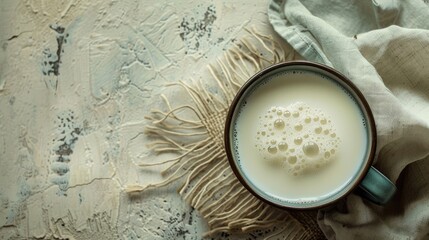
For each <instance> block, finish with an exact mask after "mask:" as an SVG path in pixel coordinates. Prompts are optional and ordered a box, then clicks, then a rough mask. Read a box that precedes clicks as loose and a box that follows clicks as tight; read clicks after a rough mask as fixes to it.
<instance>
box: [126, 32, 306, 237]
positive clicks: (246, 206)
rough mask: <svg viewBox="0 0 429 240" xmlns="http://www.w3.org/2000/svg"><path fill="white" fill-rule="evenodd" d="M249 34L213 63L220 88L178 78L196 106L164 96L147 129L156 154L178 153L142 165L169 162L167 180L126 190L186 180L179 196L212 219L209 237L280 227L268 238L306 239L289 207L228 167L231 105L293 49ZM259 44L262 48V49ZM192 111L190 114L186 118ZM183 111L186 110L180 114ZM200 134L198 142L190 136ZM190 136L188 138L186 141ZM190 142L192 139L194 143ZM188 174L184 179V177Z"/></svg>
mask: <svg viewBox="0 0 429 240" xmlns="http://www.w3.org/2000/svg"><path fill="white" fill-rule="evenodd" d="M248 33H249V35H250V37H249V38H248V39H246V38H244V39H242V40H241V41H240V42H239V43H238V44H237V45H236V46H234V47H233V48H232V49H230V50H229V51H227V52H225V53H224V55H223V56H222V58H219V59H217V61H216V64H215V65H210V66H208V70H209V72H210V73H211V75H212V78H213V79H214V83H215V86H216V87H217V90H218V91H217V92H220V94H219V93H217V94H215V93H212V92H209V91H208V90H207V89H208V88H207V87H206V86H205V85H204V83H203V82H196V81H193V82H192V83H189V84H188V83H185V82H178V83H175V84H172V85H173V86H179V87H181V88H183V90H184V91H185V92H186V94H187V95H188V96H189V98H190V99H191V100H192V102H193V104H192V105H184V106H179V107H175V108H173V107H172V106H171V104H170V102H169V101H168V100H167V98H166V97H165V96H162V98H163V100H164V102H165V104H166V106H167V107H168V111H167V112H162V111H160V110H154V111H152V113H151V115H150V116H147V119H148V120H150V121H151V122H152V123H151V125H149V126H148V127H147V128H146V133H147V134H149V135H153V136H155V137H156V139H157V140H156V141H153V142H152V143H151V144H149V147H151V148H152V149H153V151H154V152H156V153H163V152H168V151H169V152H171V151H174V152H177V153H179V156H177V157H175V158H172V159H166V160H164V161H162V162H158V163H142V164H140V166H142V167H146V166H153V165H168V166H167V167H166V168H165V169H164V171H163V174H164V175H165V176H166V178H165V180H164V181H162V182H160V183H157V184H149V185H147V186H139V185H132V186H128V187H127V188H126V189H125V190H126V191H127V192H129V193H139V192H143V191H145V190H147V189H151V188H157V187H162V186H165V185H168V184H170V183H172V182H175V181H179V180H180V181H183V185H182V187H181V188H180V189H179V193H180V195H181V196H182V197H183V198H184V199H185V200H186V201H187V202H189V204H190V205H191V206H192V207H194V208H195V209H197V210H198V211H199V212H200V213H201V215H202V216H203V217H204V218H205V219H206V220H207V222H208V225H209V227H210V231H208V232H207V233H206V236H210V235H213V234H216V233H219V232H230V233H233V232H249V231H253V230H262V229H267V228H273V227H275V226H276V227H277V229H278V230H277V231H276V232H274V233H273V234H272V235H271V236H268V237H267V238H266V239H275V238H276V237H277V236H280V235H281V236H286V235H287V236H289V237H292V238H290V239H303V238H302V237H303V236H305V232H304V228H303V226H302V224H301V223H300V222H298V221H297V220H296V219H295V218H294V217H292V216H291V215H290V214H289V213H287V212H286V211H280V210H279V209H276V208H274V207H272V206H270V205H267V204H266V203H264V202H261V201H260V200H258V199H257V198H255V197H254V196H253V195H251V194H250V193H249V192H248V191H247V190H246V189H245V188H244V187H243V186H242V185H241V184H240V183H239V181H238V180H237V178H236V177H235V175H234V174H233V172H232V170H231V168H230V167H229V164H228V161H227V158H226V154H225V150H224V146H223V129H224V123H225V119H226V114H227V110H228V107H229V105H230V103H231V101H232V99H233V98H234V96H235V94H236V92H237V91H238V89H239V88H240V86H241V85H242V84H243V83H244V81H246V80H247V79H248V78H249V77H250V76H252V75H253V74H254V73H256V72H257V71H259V70H262V69H263V68H265V67H267V66H269V65H272V64H274V63H278V62H281V61H285V60H291V58H292V57H294V55H293V51H292V50H291V49H287V50H288V53H289V54H288V55H286V52H285V49H283V47H281V46H280V44H278V43H277V42H276V41H275V40H274V39H273V38H272V37H271V36H266V35H263V34H261V33H258V32H257V31H256V30H254V29H252V30H248ZM258 49H262V52H263V53H262V52H261V51H260V50H258ZM184 111H187V112H188V113H189V114H187V115H186V116H187V117H188V118H184V117H182V116H183V115H184V114H183V112H184ZM179 113H181V114H179ZM190 138H195V139H196V140H195V141H190V140H189V139H190ZM185 139H186V141H187V143H186V141H184V140H185ZM189 141H190V142H189ZM182 179H183V180H182Z"/></svg>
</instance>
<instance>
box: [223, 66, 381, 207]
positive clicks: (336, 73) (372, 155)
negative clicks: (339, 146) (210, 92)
mask: <svg viewBox="0 0 429 240" xmlns="http://www.w3.org/2000/svg"><path fill="white" fill-rule="evenodd" d="M290 66H308V67H312V68H316V69H319V70H322V71H324V72H327V73H330V74H332V75H334V76H335V77H336V78H338V79H339V80H340V81H341V82H342V83H344V84H346V85H347V86H348V87H349V88H350V89H351V90H352V91H353V93H354V94H356V96H357V98H358V100H359V102H360V103H361V108H363V110H364V111H365V112H364V114H365V117H366V118H367V120H368V122H367V125H369V127H370V129H369V132H370V134H371V136H372V139H371V142H370V144H369V147H370V151H369V154H368V157H367V159H366V163H365V166H363V168H362V170H361V171H360V173H359V172H358V173H357V174H359V175H358V176H357V177H356V178H353V182H352V183H351V184H352V186H351V187H350V188H349V189H348V190H347V191H345V192H344V193H343V194H342V195H340V196H339V197H338V198H336V199H332V200H330V201H328V202H326V203H323V204H320V205H317V206H307V207H302V208H301V207H294V206H285V205H281V204H278V203H276V202H273V201H270V200H268V199H266V198H264V197H262V196H261V195H260V194H258V193H257V192H256V191H254V190H253V189H252V188H251V187H250V186H249V184H248V183H247V182H246V180H245V179H244V177H243V176H242V174H241V173H240V171H239V170H238V166H237V161H236V160H234V157H233V154H232V148H231V140H230V132H231V128H232V126H231V125H232V120H233V116H234V114H235V110H236V109H237V106H238V104H239V102H240V100H241V99H242V97H243V96H244V94H245V92H246V91H247V89H249V87H251V86H252V85H253V84H254V83H255V82H257V81H259V80H262V79H264V78H263V76H264V75H266V74H268V73H270V72H272V71H275V70H276V69H279V68H283V67H290ZM322 74H323V73H322ZM335 81H337V80H335ZM376 144H377V134H376V126H375V120H374V116H373V113H372V111H371V108H370V106H369V104H368V102H367V100H366V98H365V97H364V95H363V94H362V92H361V91H360V90H359V89H358V87H357V86H356V85H355V84H354V83H353V82H352V81H351V80H350V79H348V78H347V77H346V76H345V75H343V74H342V73H340V72H339V71H338V70H336V69H334V68H332V67H329V66H327V65H324V64H321V63H316V62H310V61H304V60H293V61H285V62H280V63H277V64H273V65H270V66H268V67H266V68H264V69H262V70H260V71H258V72H257V73H256V74H254V75H253V76H252V77H250V78H249V79H248V80H247V81H246V82H245V83H244V84H243V85H242V86H241V87H240V89H239V90H238V91H237V93H236V94H235V96H234V99H233V100H232V102H231V104H230V107H229V109H228V113H227V116H226V121H225V130H224V145H225V150H226V155H227V159H228V162H229V165H230V166H231V168H232V171H233V172H234V174H235V176H236V177H237V179H238V180H239V181H240V183H241V184H242V185H243V186H244V187H245V188H246V189H247V190H248V191H249V192H250V193H251V194H252V195H253V196H255V197H257V198H258V199H260V200H262V201H263V202H265V203H267V204H269V205H272V206H275V207H278V208H281V209H286V210H316V209H322V208H325V207H328V206H331V205H333V204H335V203H336V202H339V201H340V200H342V199H344V198H345V197H346V196H348V195H349V194H350V193H352V192H353V191H354V190H355V189H356V188H357V187H358V186H359V184H360V183H361V182H362V180H363V179H364V178H365V176H366V174H367V173H368V171H369V169H370V167H371V166H372V163H373V161H374V158H375V151H376Z"/></svg>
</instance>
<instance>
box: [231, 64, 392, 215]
mask: <svg viewBox="0 0 429 240" xmlns="http://www.w3.org/2000/svg"><path fill="white" fill-rule="evenodd" d="M224 141H225V147H226V153H227V157H228V160H229V163H230V165H231V167H232V169H233V171H234V173H235V175H236V176H237V178H238V179H239V180H240V182H241V183H242V184H243V185H244V187H246V188H247V189H248V190H249V191H250V192H251V193H252V194H254V195H255V196H256V197H258V198H260V199H261V200H263V201H265V202H268V203H269V204H272V205H275V206H278V207H281V208H287V209H317V208H323V207H326V206H329V205H331V204H333V203H334V202H336V201H338V200H340V199H343V198H344V197H345V196H347V195H348V194H350V193H351V192H358V193H359V194H360V195H362V196H363V197H365V198H367V199H368V200H370V201H372V202H374V203H376V204H385V203H386V202H388V201H389V200H390V199H391V198H392V196H393V195H394V193H395V191H396V187H395V185H394V184H393V183H392V182H391V181H390V180H389V179H388V178H387V177H385V176H384V175H383V174H382V173H380V172H379V171H378V170H377V169H375V168H374V167H372V163H373V161H374V157H375V151H376V143H377V136H376V126H375V122H374V117H373V115H372V112H371V109H370V107H369V105H368V103H367V101H366V100H365V98H364V96H363V94H362V93H361V92H360V91H359V89H358V88H357V87H356V86H355V85H354V84H353V83H352V82H351V81H350V80H348V79H347V77H345V76H344V75H342V74H341V73H339V72H338V71H337V70H335V69H333V68H330V67H328V66H325V65H322V64H318V63H312V62H307V61H291V62H283V63H279V64H276V65H273V66H270V67H268V68H266V69H264V70H262V71H260V72H258V73H256V74H255V75H254V76H252V77H251V78H250V79H249V80H248V81H247V82H246V83H245V84H244V85H243V86H242V87H241V88H240V89H239V91H238V93H237V94H236V96H235V98H234V100H233V101H232V104H231V106H230V108H229V112H228V115H227V120H226V125H225V134H224Z"/></svg>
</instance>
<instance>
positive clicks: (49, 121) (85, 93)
mask: <svg viewBox="0 0 429 240" xmlns="http://www.w3.org/2000/svg"><path fill="white" fill-rule="evenodd" d="M266 7H267V1H245V0H240V1H226V0H223V1H192V0H183V1H166V0H165V1H148V0H144V1H133V0H124V1H110V0H109V1H102V0H95V1H79V0H69V1H61V2H60V1H45V0H34V1H30V0H23V1H13V0H2V1H0V23H1V24H0V46H1V48H0V239H66V238H70V239H202V233H203V232H204V231H206V230H207V229H206V225H205V222H204V220H203V219H201V218H200V217H199V215H198V213H197V212H196V211H194V210H192V209H191V208H190V207H189V206H188V205H187V203H185V202H183V201H182V200H181V199H180V198H179V196H178V194H177V193H176V192H175V190H174V186H173V187H170V188H164V189H160V190H157V191H150V192H147V193H145V194H143V195H141V196H135V197H129V196H128V195H127V194H126V193H124V192H123V188H124V186H126V185H128V184H135V183H139V184H143V185H144V184H147V183H150V182H154V181H158V180H159V179H160V176H159V174H158V172H157V169H156V168H150V169H142V168H139V167H138V166H137V164H138V163H140V162H142V161H146V160H149V159H154V158H159V157H160V156H155V155H154V154H153V153H151V152H150V151H149V150H148V149H147V147H146V143H147V142H148V139H147V137H146V136H145V135H144V134H143V129H144V125H145V121H144V116H145V115H147V114H148V113H149V111H150V110H151V109H153V108H157V107H161V108H162V106H161V98H160V96H159V95H160V94H161V93H163V94H166V95H167V96H174V98H175V99H176V100H177V101H186V99H180V98H178V96H177V95H175V92H174V91H172V90H170V89H166V88H165V84H168V83H171V82H177V81H178V80H184V81H187V80H189V79H191V78H195V79H198V78H203V77H204V74H205V73H206V72H205V71H206V68H205V66H206V65H207V64H208V63H211V62H213V61H215V59H216V58H217V57H219V56H220V55H221V54H222V52H223V51H225V49H228V47H229V46H231V44H233V42H234V41H235V39H237V38H238V37H239V36H240V35H241V34H243V32H244V28H246V27H257V28H259V29H263V30H266V31H268V32H269V31H270V26H269V25H268V24H267V19H266V18H267V17H266V13H265V12H266ZM161 157H164V156H161ZM258 235H264V234H262V233H250V234H246V235H243V236H241V238H243V239H255V238H257V236H258ZM214 238H215V239H228V238H232V237H231V236H228V235H227V234H222V235H219V236H214ZM234 238H237V236H235V237H234Z"/></svg>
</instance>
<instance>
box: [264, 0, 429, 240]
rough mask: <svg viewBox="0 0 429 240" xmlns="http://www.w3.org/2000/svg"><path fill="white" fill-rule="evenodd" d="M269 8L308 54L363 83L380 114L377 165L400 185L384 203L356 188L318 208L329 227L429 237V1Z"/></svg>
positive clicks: (329, 231) (375, 235)
mask: <svg viewBox="0 0 429 240" xmlns="http://www.w3.org/2000/svg"><path fill="white" fill-rule="evenodd" d="M268 14H269V19H270V22H271V24H272V25H273V27H274V29H275V30H276V31H277V32H278V33H279V34H280V36H281V37H283V38H284V39H285V40H286V41H287V42H289V44H291V45H292V46H293V47H294V48H295V50H296V51H298V52H299V53H300V54H301V55H302V56H303V57H304V58H306V59H307V60H310V61H316V62H321V63H325V64H327V65H331V66H332V67H334V68H336V69H338V70H339V71H341V72H342V73H343V74H345V75H346V76H348V77H349V78H350V79H351V80H352V81H353V82H354V83H355V84H356V85H357V86H358V87H359V88H360V90H361V91H362V92H363V94H364V95H365V97H366V98H367V100H368V102H369V104H370V106H371V108H372V110H373V113H374V116H375V120H376V126H377V135H378V142H377V144H378V145H377V159H376V161H375V166H376V167H377V168H378V169H379V170H380V171H381V172H383V173H384V174H385V175H386V176H387V177H389V178H390V179H391V180H392V181H393V182H395V183H396V185H397V187H398V192H397V194H396V195H395V197H394V199H393V200H392V201H391V202H390V203H388V204H387V205H385V206H377V205H375V204H373V203H371V202H368V201H367V200H365V199H362V198H361V197H359V196H357V195H354V194H352V195H350V196H348V197H347V199H346V200H345V201H344V202H343V203H341V204H338V205H337V206H336V207H335V208H333V209H331V210H323V211H320V212H319V216H318V218H319V219H318V220H319V225H320V227H321V228H322V230H323V231H324V233H325V235H326V236H327V237H328V238H329V239H427V238H429V185H428V183H429V174H428V173H429V30H428V29H429V1H427V0H424V1H421V0H420V1H417V0H416V1H395V0H392V1H388V0H377V1H376V0H373V1H369V0H362V1H345V0H324V1H320V0H307V1H304V0H302V1H299V0H283V1H282V0H273V1H272V2H271V3H270V5H269V10H268Z"/></svg>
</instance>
